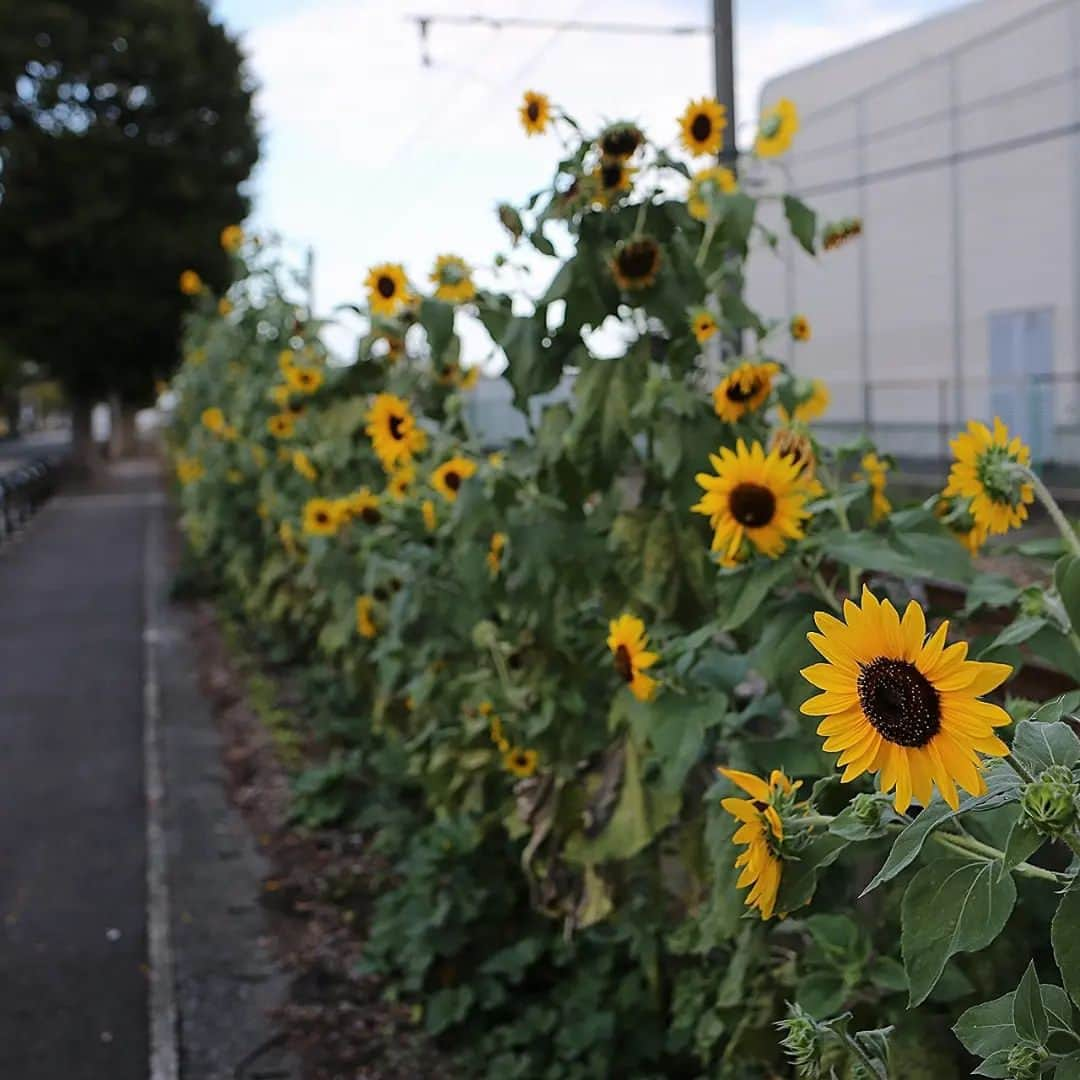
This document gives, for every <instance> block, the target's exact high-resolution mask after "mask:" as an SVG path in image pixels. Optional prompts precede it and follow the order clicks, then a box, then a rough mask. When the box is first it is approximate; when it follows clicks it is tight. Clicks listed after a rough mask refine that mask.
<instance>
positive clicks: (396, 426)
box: [386, 416, 405, 439]
mask: <svg viewBox="0 0 1080 1080" xmlns="http://www.w3.org/2000/svg"><path fill="white" fill-rule="evenodd" d="M404 424H405V417H404V416H391V417H390V419H389V420H388V421H387V423H386V426H387V427H388V428H389V429H390V438H391V439H403V438H405V435H404V433H403V432H402V430H401V429H402V427H403V426H404Z"/></svg>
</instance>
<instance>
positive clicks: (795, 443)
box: [771, 427, 825, 499]
mask: <svg viewBox="0 0 1080 1080" xmlns="http://www.w3.org/2000/svg"><path fill="white" fill-rule="evenodd" d="M771 449H773V450H775V451H776V452H777V453H778V454H779V455H780V456H781V457H782V458H785V459H786V460H787V461H790V462H791V464H792V465H794V466H795V468H796V469H797V470H798V473H799V479H800V480H801V481H802V483H803V484H804V486H805V487H806V494H807V496H808V497H809V498H811V499H817V498H820V497H821V496H822V495H824V494H825V488H824V487H822V486H821V483H820V481H819V480H818V479H817V476H816V475H815V468H816V466H817V458H816V456H815V454H814V444H813V442H812V441H811V439H810V436H809V435H806V434H804V433H803V432H801V431H798V430H796V429H795V428H789V427H779V428H777V429H776V430H775V431H774V432H773V437H772V445H771Z"/></svg>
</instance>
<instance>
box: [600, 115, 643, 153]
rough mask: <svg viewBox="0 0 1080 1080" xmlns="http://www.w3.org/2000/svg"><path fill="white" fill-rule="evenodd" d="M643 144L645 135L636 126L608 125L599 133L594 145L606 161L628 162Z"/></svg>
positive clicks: (626, 124)
mask: <svg viewBox="0 0 1080 1080" xmlns="http://www.w3.org/2000/svg"><path fill="white" fill-rule="evenodd" d="M644 142H645V133H644V132H643V131H642V130H641V128H639V127H638V126H637V124H628V123H618V124H608V126H607V127H606V128H604V130H603V131H601V132H600V135H599V137H598V138H597V140H596V145H597V146H598V147H599V148H600V153H601V155H602V156H603V157H604V158H605V159H606V160H607V161H629V160H630V158H632V157H633V156H634V155H635V154H636V153H637V152H638V150H639V149H640V148H641V145H642V144H643V143H644Z"/></svg>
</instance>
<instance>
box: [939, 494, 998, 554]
mask: <svg viewBox="0 0 1080 1080" xmlns="http://www.w3.org/2000/svg"><path fill="white" fill-rule="evenodd" d="M934 513H935V514H936V515H937V517H938V518H940V519H941V520H942V521H943V522H944V523H945V528H947V529H948V530H949V532H951V533H952V534H953V536H955V537H956V539H957V540H958V541H959V542H960V543H961V544H963V545H964V547H965V548H966V549H967V551H968V554H969V555H971V556H972V558H974V557H975V556H976V555H978V554H979V552H980V551H981V550H982V546H983V544H985V543H986V530H985V529H983V528H981V527H980V526H978V525H976V524H975V519H974V518H973V517H972V516H971V511H970V510H969V509H968V506H967V502H966V500H963V499H953V498H948V497H946V496H944V495H942V496H940V497H939V498H938V501H937V502H936V503H935V504H934Z"/></svg>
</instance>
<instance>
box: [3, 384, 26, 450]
mask: <svg viewBox="0 0 1080 1080" xmlns="http://www.w3.org/2000/svg"><path fill="white" fill-rule="evenodd" d="M4 415H5V416H6V418H7V424H8V437H9V438H12V439H14V438H15V437H16V436H17V435H18V434H19V421H20V419H21V418H22V398H20V396H19V392H18V390H15V391H13V392H12V393H10V394H8V395H7V397H6V398H5V400H4Z"/></svg>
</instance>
